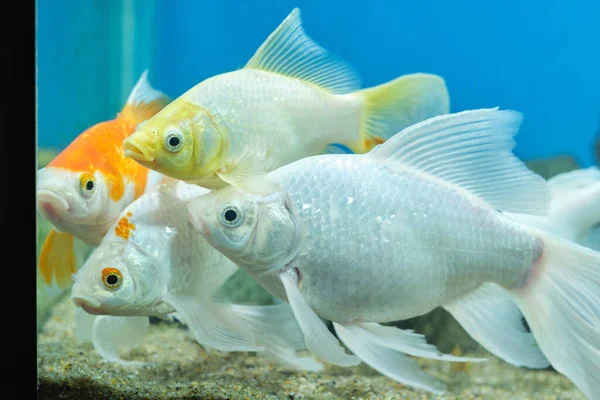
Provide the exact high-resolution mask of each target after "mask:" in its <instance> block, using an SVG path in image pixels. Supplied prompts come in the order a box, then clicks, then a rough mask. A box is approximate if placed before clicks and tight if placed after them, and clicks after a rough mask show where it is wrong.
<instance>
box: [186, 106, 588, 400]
mask: <svg viewBox="0 0 600 400" xmlns="http://www.w3.org/2000/svg"><path fill="white" fill-rule="evenodd" d="M520 121H521V115H520V114H519V113H517V112H514V111H500V110H498V109H484V110H474V111H466V112H461V113H456V114H451V115H445V116H440V117H436V118H432V119H429V120H427V121H424V122H423V123H419V124H415V125H413V126H411V127H409V128H406V129H404V130H403V131H401V132H400V133H398V134H397V135H395V136H394V137H392V138H391V139H389V140H388V141H387V142H385V143H383V144H382V145H381V146H378V147H377V148H376V149H374V150H373V151H371V152H370V153H367V154H363V155H321V156H315V157H310V158H306V159H303V160H300V161H297V162H295V163H292V164H289V165H286V166H284V167H281V168H279V169H277V170H275V171H273V172H271V173H270V174H269V179H270V180H271V181H272V182H273V185H278V186H279V189H278V190H277V191H274V192H272V193H270V194H268V195H264V194H255V193H251V192H244V191H242V190H241V189H240V188H236V187H233V186H230V187H227V188H224V189H221V190H218V191H215V192H212V193H209V194H207V195H204V196H200V197H198V198H197V199H193V200H192V201H190V202H189V204H188V209H189V211H190V220H191V221H192V223H193V224H194V225H195V226H196V227H197V229H198V230H199V231H200V232H202V234H203V235H204V236H205V237H206V238H207V239H208V241H209V242H210V243H211V244H212V245H213V246H215V247H216V248H217V249H218V250H219V251H221V252H222V253H223V254H225V255H226V256H227V257H229V258H230V259H231V260H233V261H234V262H236V263H237V264H238V265H239V266H241V267H242V268H244V269H245V270H246V271H247V272H248V273H250V274H251V275H252V276H254V277H255V279H257V281H259V282H260V283H261V284H262V285H263V286H264V287H265V288H266V289H267V290H269V291H270V292H272V293H273V294H275V295H277V296H279V297H281V298H282V299H287V301H288V302H289V303H290V305H291V307H292V310H293V311H294V314H295V316H296V318H297V320H298V324H299V325H300V328H301V329H302V332H303V334H304V340H305V344H306V347H307V348H308V349H309V350H310V351H311V352H312V353H313V354H315V355H316V356H318V357H319V358H321V359H323V360H326V361H328V362H331V363H333V364H337V365H353V364H356V363H357V362H358V361H359V359H360V360H362V361H364V362H365V363H367V364H369V365H370V366H371V367H373V368H374V369H376V370H377V371H379V372H381V373H382V374H384V375H387V376H388V377H391V378H393V379H395V380H397V381H399V382H402V383H404V384H407V385H412V386H414V387H418V388H423V389H426V390H430V391H433V392H437V393H440V392H443V391H444V390H445V389H446V388H445V385H444V384H442V383H441V382H438V381H436V380H434V379H433V378H431V377H429V376H428V375H426V374H425V373H424V372H423V371H421V370H420V369H419V367H418V365H417V364H416V363H415V362H414V361H413V360H411V359H410V358H408V357H406V356H405V354H404V353H406V354H411V355H415V356H421V357H431V358H438V359H442V360H443V359H452V357H451V356H448V355H442V354H439V353H438V352H437V351H436V350H435V348H434V347H433V346H430V345H427V344H426V343H425V340H424V338H423V337H422V336H420V335H416V334H415V333H413V332H405V331H402V330H400V329H397V328H393V327H388V326H382V325H379V323H382V322H388V321H398V320H403V319H406V318H411V317H415V316H418V315H422V314H424V313H426V312H428V311H430V310H432V309H434V308H435V307H438V306H442V307H444V308H445V309H446V310H448V311H449V312H450V313H452V315H453V316H454V317H455V318H456V320H457V321H458V322H459V323H460V324H461V325H462V326H463V327H464V328H465V329H466V330H467V332H469V333H470V334H471V335H472V336H473V338H475V339H476V340H477V341H479V342H480V343H481V344H482V345H483V346H484V347H485V348H487V349H488V350H489V351H490V352H492V353H494V354H496V355H497V356H499V357H501V358H503V359H504V360H506V361H507V362H509V363H511V364H514V365H517V366H526V367H530V368H543V367H546V366H548V364H549V362H550V363H551V364H552V366H553V367H554V368H555V369H556V370H557V371H559V372H562V373H563V374H565V375H566V376H567V377H568V378H569V379H571V381H573V382H574V383H575V385H576V386H577V387H578V388H579V389H580V390H581V391H582V392H583V393H584V394H585V395H587V396H588V397H589V398H594V396H597V394H598V393H600V373H598V372H599V371H600V253H598V252H595V251H593V250H591V249H589V248H586V247H583V246H580V245H578V244H576V243H574V242H571V241H569V240H567V239H565V238H563V237H560V236H557V235H555V234H553V233H551V232H548V231H545V230H542V229H539V228H535V227H532V226H529V225H526V224H523V223H518V222H516V221H514V220H513V219H511V218H509V217H507V216H506V215H504V214H503V213H505V212H509V213H521V214H534V215H544V214H547V211H548V208H549V203H550V197H551V196H550V189H549V187H548V185H547V183H546V182H545V181H544V179H542V178H541V177H540V176H538V175H536V174H534V173H533V172H531V171H530V170H528V169H527V167H526V166H525V165H524V164H523V163H522V162H521V161H520V160H519V159H518V158H516V157H515V156H514V154H513V153H512V148H513V147H514V140H513V136H514V135H515V134H516V132H517V131H518V128H519V126H520ZM498 210H501V212H500V211H498ZM517 306H518V307H517ZM519 309H520V310H521V311H522V313H523V315H524V316H525V318H526V320H527V322H528V324H529V327H530V328H531V331H532V333H529V332H527V331H526V330H525V329H524V327H523V324H522V322H521V313H520V312H519ZM319 316H321V317H324V318H327V319H330V320H332V321H333V325H334V327H335V330H336V332H337V334H338V337H339V338H340V339H341V341H342V342H343V343H345V344H346V345H347V346H348V347H349V349H350V350H351V351H352V352H353V353H354V354H355V355H353V356H351V355H347V354H346V353H345V352H344V351H343V350H342V348H341V347H340V346H339V342H337V340H336V339H335V338H334V337H333V335H331V334H330V333H329V331H328V330H327V328H326V327H325V325H324V324H323V322H322V321H321V320H320V319H319ZM536 340H537V343H536ZM538 343H539V347H538ZM540 349H541V350H540Z"/></svg>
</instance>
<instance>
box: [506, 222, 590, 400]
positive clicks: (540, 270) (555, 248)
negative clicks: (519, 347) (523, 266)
mask: <svg viewBox="0 0 600 400" xmlns="http://www.w3.org/2000/svg"><path fill="white" fill-rule="evenodd" d="M536 231H537V230H536ZM537 232H539V235H540V237H541V238H542V239H543V241H544V251H543V254H542V256H541V257H540V258H538V259H537V261H536V262H535V263H534V266H533V268H532V272H531V275H530V277H529V279H528V281H527V283H526V284H525V285H524V286H522V287H521V288H519V289H513V290H511V293H512V295H513V296H514V299H515V301H516V302H517V303H518V305H519V308H520V309H521V311H522V312H523V315H524V316H525V319H526V320H527V323H528V324H529V327H530V329H531V331H532V332H533V334H534V336H535V338H536V340H537V341H538V343H539V345H540V347H541V349H542V351H543V352H544V354H545V355H546V357H547V358H548V360H549V361H550V363H551V364H552V366H553V367H554V369H556V370H557V371H559V372H561V373H562V374H564V375H566V376H567V377H568V378H569V379H570V380H571V381H572V382H573V383H574V384H575V385H576V386H577V388H579V390H581V391H582V392H583V393H584V394H585V395H586V396H587V397H588V398H590V399H591V398H595V397H594V396H597V395H598V393H600V253H599V252H596V251H594V250H591V249H589V248H586V247H583V246H580V245H578V244H576V243H575V242H571V241H569V240H567V239H564V238H562V237H559V236H556V235H554V234H551V233H549V232H544V231H537Z"/></svg>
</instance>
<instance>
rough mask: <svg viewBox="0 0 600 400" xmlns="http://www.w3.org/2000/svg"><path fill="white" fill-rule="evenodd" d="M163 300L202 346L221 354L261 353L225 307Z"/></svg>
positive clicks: (182, 297) (181, 298)
mask: <svg viewBox="0 0 600 400" xmlns="http://www.w3.org/2000/svg"><path fill="white" fill-rule="evenodd" d="M164 301H165V302H166V303H168V304H170V305H171V306H172V307H173V308H174V309H175V310H176V311H177V313H178V314H179V315H180V316H181V317H182V319H183V320H184V322H185V324H186V325H187V326H188V327H189V329H190V330H191V331H192V333H193V334H194V337H195V338H196V341H197V342H198V343H200V344H201V345H203V346H206V347H210V348H212V349H215V350H220V351H224V352H230V351H262V350H264V346H260V345H257V343H256V340H257V339H256V337H255V335H254V334H253V333H252V332H248V331H247V330H244V329H243V328H244V327H243V326H240V323H239V320H237V318H236V316H235V315H234V314H232V313H231V312H230V311H229V310H227V307H226V306H225V307H224V306H223V305H219V304H214V303H210V302H206V301H200V300H199V299H198V298H196V297H195V296H186V295H174V294H168V295H166V296H165V297H164Z"/></svg>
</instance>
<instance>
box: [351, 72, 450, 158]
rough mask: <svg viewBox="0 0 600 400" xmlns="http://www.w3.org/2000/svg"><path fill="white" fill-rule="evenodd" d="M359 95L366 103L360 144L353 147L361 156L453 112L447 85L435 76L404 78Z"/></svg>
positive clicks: (364, 90) (361, 91)
mask: <svg viewBox="0 0 600 400" xmlns="http://www.w3.org/2000/svg"><path fill="white" fill-rule="evenodd" d="M355 94H356V95H357V96H360V97H362V98H363V101H364V104H365V109H364V113H363V118H362V124H361V134H360V139H359V143H358V144H357V145H356V146H352V147H354V148H355V149H356V150H358V151H357V152H359V153H364V152H367V151H369V150H371V149H372V148H373V147H375V146H376V145H378V144H381V143H383V142H385V141H386V140H387V139H389V138H390V137H392V136H393V135H395V134H396V133H398V132H400V131H401V130H402V129H404V128H406V127H408V126H410V125H412V124H415V123H417V122H421V121H423V120H426V119H428V118H431V117H435V116H437V115H442V114H447V113H448V112H450V97H449V94H448V89H447V88H446V83H445V81H444V79H442V78H441V77H440V76H437V75H432V74H423V73H416V74H409V75H403V76H401V77H399V78H396V79H394V80H393V81H390V82H387V83H384V84H382V85H379V86H375V87H372V88H367V89H363V90H359V91H357V92H355Z"/></svg>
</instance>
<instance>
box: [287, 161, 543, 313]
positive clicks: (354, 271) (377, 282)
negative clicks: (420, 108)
mask: <svg viewBox="0 0 600 400" xmlns="http://www.w3.org/2000/svg"><path fill="white" fill-rule="evenodd" d="M279 171H280V172H279V173H277V175H275V176H277V179H278V180H279V181H280V182H281V184H282V186H283V187H284V188H285V190H286V191H287V192H288V193H289V195H290V198H291V200H292V203H293V204H294V206H295V208H296V210H297V218H298V220H299V221H300V224H301V226H302V228H303V229H306V230H307V231H308V232H307V235H306V236H305V238H304V240H305V241H306V242H305V243H303V245H302V248H303V249H305V250H303V251H301V252H300V253H299V254H298V256H297V258H296V259H295V261H294V264H293V265H295V266H297V267H298V269H299V271H300V275H301V277H302V283H301V292H302V293H303V295H304V296H305V298H306V300H307V302H308V303H309V305H310V306H311V307H312V308H313V309H315V311H316V312H317V313H318V314H319V315H322V316H323V317H325V318H330V319H336V320H337V321H344V320H346V321H354V320H365V321H371V322H372V321H375V322H388V321H395V320H401V319H406V318H410V317H414V316H417V315H421V314H423V313H424V312H427V311H429V310H431V309H433V308H435V307H437V306H438V305H439V304H442V303H444V302H447V301H450V300H452V299H453V298H455V297H456V296H459V295H461V294H462V293H465V292H468V291H470V290H472V289H474V288H475V287H477V286H478V285H479V284H480V283H481V282H484V281H493V282H498V283H501V284H502V285H504V286H506V287H515V285H517V284H518V283H519V282H520V281H521V280H522V279H523V277H524V276H525V275H526V274H527V273H528V271H529V270H530V268H531V265H532V262H533V260H534V259H535V257H536V255H537V254H539V244H538V241H537V239H536V237H535V236H534V235H533V234H531V233H529V232H527V231H526V230H524V229H519V228H518V226H517V225H516V224H514V223H512V222H511V221H506V220H505V219H503V218H502V215H501V213H499V212H498V211H496V210H494V209H493V208H491V207H488V206H485V205H483V204H481V203H478V202H476V201H473V200H472V199H469V198H465V197H464V195H462V194H461V193H460V192H458V191H457V190H455V189H452V188H450V187H447V186H446V187H444V186H439V185H437V184H435V183H434V182H431V181H429V180H427V178H426V177H423V176H418V175H415V174H413V173H411V172H410V171H406V172H402V173H395V174H390V173H389V169H388V167H386V166H383V165H381V164H378V163H375V162H373V161H371V160H369V159H368V158H365V157H364V156H360V155H356V156H348V157H347V158H345V159H344V161H343V162H340V160H339V159H338V158H336V157H335V156H322V157H320V158H319V159H318V160H316V159H312V160H311V159H308V161H305V160H302V161H299V162H297V163H295V165H294V168H287V167H283V168H281V169H280V170H279ZM315 181H316V182H320V184H318V185H315V184H314V183H315ZM330 182H331V183H332V184H329V183H330ZM339 193H345V194H346V195H345V196H339ZM353 196H354V197H353ZM349 197H350V198H353V201H352V202H351V203H350V204H348V203H349V201H348V198H349ZM306 205H310V206H309V207H306ZM332 215H335V217H332ZM342 238H343V241H342V240H341V239H342ZM482 265H486V266H489V268H481V266H482ZM332 278H333V279H332Z"/></svg>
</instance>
